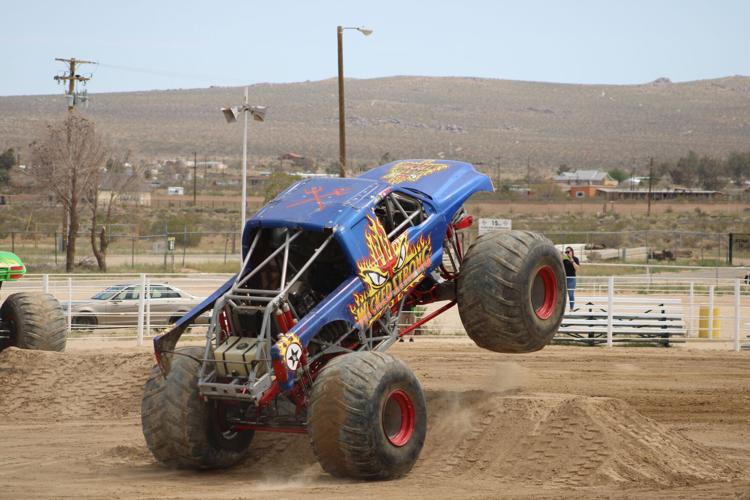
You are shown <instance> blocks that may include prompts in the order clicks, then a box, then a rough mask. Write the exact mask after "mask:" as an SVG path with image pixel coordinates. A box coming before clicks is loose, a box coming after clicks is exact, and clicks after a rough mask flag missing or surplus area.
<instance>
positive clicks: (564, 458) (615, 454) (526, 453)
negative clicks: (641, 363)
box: [418, 391, 737, 487]
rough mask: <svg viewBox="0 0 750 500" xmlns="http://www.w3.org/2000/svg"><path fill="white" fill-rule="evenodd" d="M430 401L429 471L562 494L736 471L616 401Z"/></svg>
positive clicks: (465, 395) (491, 397) (450, 396)
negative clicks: (557, 489) (562, 489)
mask: <svg viewBox="0 0 750 500" xmlns="http://www.w3.org/2000/svg"><path fill="white" fill-rule="evenodd" d="M428 404H429V411H430V430H429V434H428V441H427V443H426V445H425V449H424V451H423V453H422V457H421V460H420V462H419V464H418V468H419V469H421V472H422V473H424V474H435V475H436V476H441V477H445V476H460V477H461V478H464V479H466V478H469V477H471V478H473V477H476V479H477V480H481V479H482V478H485V477H487V476H493V477H495V478H497V479H501V480H507V481H508V482H516V483H519V482H520V483H526V484H529V483H531V484H535V485H542V484H544V485H551V486H557V487H567V486H576V487H581V486H583V487H586V486H596V485H600V484H604V483H613V482H614V483H635V484H639V485H646V484H652V485H659V486H667V485H669V486H675V485H689V484H694V483H699V482H707V481H723V480H728V479H731V478H732V477H735V476H736V474H737V467H736V465H735V464H729V463H726V462H725V461H724V460H723V459H721V458H720V457H719V456H718V455H717V454H715V453H714V452H712V451H711V450H709V449H707V448H706V447H704V446H701V445H699V444H697V443H695V442H693V441H691V440H690V439H687V438H686V437H684V436H683V435H681V434H680V433H678V432H675V431H672V430H670V429H668V428H667V427H666V426H664V425H662V424H659V423H658V422H656V421H654V420H652V419H650V418H647V417H645V416H643V415H641V414H640V413H638V412H637V411H635V410H634V409H633V408H632V407H631V406H629V405H628V404H627V403H625V402H624V401H622V400H618V399H611V398H592V397H582V396H573V395H562V394H549V395H547V394H540V395H502V394H497V393H489V392H484V391H471V392H461V393H451V392H432V393H430V394H429V400H428Z"/></svg>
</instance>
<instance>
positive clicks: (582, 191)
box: [568, 186, 600, 198]
mask: <svg viewBox="0 0 750 500" xmlns="http://www.w3.org/2000/svg"><path fill="white" fill-rule="evenodd" d="M599 189H600V188H599V187H598V186H571V188H570V189H569V190H568V193H569V194H570V197H571V198H593V197H595V196H596V195H597V191H599Z"/></svg>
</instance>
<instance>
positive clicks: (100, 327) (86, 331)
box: [2, 268, 750, 350]
mask: <svg viewBox="0 0 750 500" xmlns="http://www.w3.org/2000/svg"><path fill="white" fill-rule="evenodd" d="M691 269H693V270H698V269H702V270H703V271H704V272H703V273H702V274H703V275H701V273H700V272H696V273H695V274H697V275H691V276H683V275H682V274H679V273H658V274H657V273H649V274H647V275H639V276H636V275H622V276H585V275H584V276H579V277H578V283H577V288H576V291H575V294H576V297H580V298H581V299H583V298H584V297H600V298H605V304H606V305H605V306H604V307H602V309H604V310H608V311H617V308H618V303H621V302H622V300H623V299H624V298H628V301H630V302H633V301H635V303H636V304H637V303H638V298H639V297H640V298H643V304H642V305H647V304H649V303H653V301H654V300H655V299H663V300H665V301H666V300H669V301H673V302H674V301H677V302H678V303H679V311H680V312H679V314H681V316H682V321H683V323H684V325H685V334H684V336H682V338H684V339H685V340H686V341H687V343H688V344H689V345H690V344H692V345H697V344H698V343H701V344H703V343H706V344H715V345H716V346H717V347H720V348H731V349H733V350H741V349H742V348H746V349H750V338H749V337H750V283H748V282H746V281H745V280H744V279H743V278H738V277H736V276H738V275H739V276H744V275H745V273H746V272H747V271H746V270H739V271H738V270H737V268H734V269H735V271H734V273H733V275H734V276H735V277H718V276H720V274H719V273H718V272H716V273H715V272H714V270H713V268H710V269H709V268H691ZM725 269H726V268H725ZM724 275H726V272H725V271H724V270H722V274H721V276H724ZM229 277H230V275H229V274H75V275H66V274H48V275H39V274H37V275H35V274H29V275H26V276H25V277H24V278H23V279H21V280H20V281H17V282H7V283H5V284H4V285H3V288H2V292H3V294H2V295H3V296H7V295H8V294H10V293H15V292H22V291H45V292H48V293H51V294H53V295H55V296H56V297H57V299H58V300H59V301H60V302H61V303H62V304H63V305H64V307H65V309H66V314H67V319H68V327H69V331H70V332H71V335H70V339H71V340H76V339H91V338H100V339H115V338H130V339H133V340H135V341H136V342H137V343H138V344H139V345H140V344H141V343H142V342H143V340H144V339H146V338H149V337H151V336H153V335H154V334H155V333H157V332H158V331H159V330H164V328H165V327H166V325H167V324H169V322H170V320H171V319H174V317H175V316H176V314H177V309H176V308H172V309H164V308H162V307H161V306H160V302H159V300H158V299H155V298H154V297H152V293H145V294H144V293H140V294H139V295H138V297H137V300H133V301H132V302H133V304H131V308H130V309H129V310H126V311H122V312H117V313H115V312H111V313H110V312H107V311H105V312H104V313H103V314H100V313H96V314H80V315H76V313H75V310H74V307H73V306H74V305H75V304H77V303H78V301H84V300H88V299H91V297H93V296H94V295H96V294H97V293H99V292H102V291H103V290H105V289H106V288H108V287H111V286H114V285H132V286H135V287H137V289H138V290H144V289H145V290H147V291H151V290H152V289H153V288H154V287H156V286H158V285H162V284H168V285H170V286H173V287H176V288H178V289H180V290H182V291H184V292H187V293H188V294H190V295H192V296H195V297H196V298H197V299H196V300H198V299H200V298H204V297H206V296H208V295H210V294H211V293H213V292H214V291H215V290H216V289H217V288H218V287H219V286H220V285H221V284H222V283H224V282H225V281H226V280H227V279H228V278H229ZM566 302H567V301H566ZM576 302H577V304H576V307H579V306H580V305H581V302H580V301H579V300H577V301H576ZM440 305H441V304H431V305H430V306H427V307H426V308H421V309H420V310H419V311H417V312H415V313H414V315H413V316H412V317H411V318H408V319H406V321H414V320H415V319H418V317H419V316H420V315H421V314H424V313H426V312H430V311H432V310H434V309H436V308H437V307H439V306H440ZM86 316H95V317H96V319H97V321H96V323H95V324H91V323H86ZM610 316H612V317H610ZM605 319H606V320H607V321H606V323H605V325H606V345H608V346H611V345H613V344H614V342H616V341H618V338H619V337H618V335H617V333H616V328H615V327H616V323H615V318H614V314H612V315H608V316H607V317H606V318H605ZM203 321H204V323H203V324H198V325H195V326H194V327H192V328H193V330H194V333H201V334H202V332H204V331H205V323H206V318H205V317H204V318H203ZM463 332H464V330H463V326H462V325H461V321H460V318H459V316H458V312H457V310H456V308H453V309H451V310H449V311H448V312H446V313H445V314H443V315H441V316H438V317H437V318H436V319H434V320H433V321H431V322H429V323H427V324H426V325H423V326H422V327H420V328H419V329H418V330H417V331H416V333H417V334H436V335H452V334H463Z"/></svg>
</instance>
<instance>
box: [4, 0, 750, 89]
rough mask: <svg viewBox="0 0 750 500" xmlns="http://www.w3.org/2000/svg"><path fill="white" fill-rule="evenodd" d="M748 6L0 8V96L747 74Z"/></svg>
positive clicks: (314, 2) (406, 1)
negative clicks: (366, 31) (84, 86)
mask: <svg viewBox="0 0 750 500" xmlns="http://www.w3.org/2000/svg"><path fill="white" fill-rule="evenodd" d="M749 20H750V2H749V1H747V0H723V1H722V0H715V1H696V0H682V1H676V0H649V1H644V0H627V1H623V0H619V1H615V0H612V1H608V0H601V1H593V0H579V1H573V0H568V1H563V0H559V1H553V0H529V1H520V0H516V1H502V0H497V1H490V0H486V1H483V0H450V1H444V0H432V1H422V0H400V1H398V0H376V1H369V2H364V1H358V0H349V1H342V0H340V1H337V0H307V1H302V0H287V1H283V0H278V1H275V2H273V1H269V0H265V1H257V0H255V1H254V0H245V1H239V0H235V1H229V0H226V1H222V0H213V1H206V0H203V1H195V0H181V1H173V0H163V1H160V0H150V1H141V0H129V1H108V0H100V1H89V0H78V1H76V2H62V1H59V0H58V1H54V2H53V1H47V0H33V1H32V0H0V21H1V22H0V26H1V28H0V60H1V61H2V66H0V68H2V69H0V95H4V96H6V95H35V94H55V93H62V92H63V89H62V87H61V86H59V85H58V84H57V83H56V82H55V81H54V80H53V76H54V75H56V74H61V73H62V72H63V71H64V70H65V69H66V67H65V66H64V65H63V64H62V63H60V62H56V61H55V60H54V59H55V58H56V57H60V58H70V57H75V58H77V59H87V60H91V61H97V62H98V63H99V64H98V65H85V66H82V67H81V69H80V73H83V74H87V73H91V74H92V76H93V78H92V80H91V81H90V82H89V83H88V91H89V92H90V93H102V92H123V91H136V90H152V89H174V88H199V87H209V86H211V85H220V86H235V85H247V84H254V83H261V82H274V83H281V82H301V81H306V80H322V79H326V78H332V77H335V76H336V74H337V54H336V26H337V25H343V26H366V27H368V28H371V29H372V30H373V31H374V33H373V34H372V35H371V36H369V37H365V36H363V35H362V34H361V33H359V32H357V31H345V32H344V60H345V63H344V66H345V73H346V76H347V77H353V78H376V77H387V76H394V75H422V76H473V77H485V78H500V79H510V80H527V81H545V82H562V83H597V84H638V83H645V82H649V81H653V80H655V79H656V78H659V77H667V78H669V79H671V80H672V81H689V80H700V79H707V78H719V77H723V76H730V75H737V74H740V75H750V56H749V55H748V49H750V28H748V26H749V24H748V22H749Z"/></svg>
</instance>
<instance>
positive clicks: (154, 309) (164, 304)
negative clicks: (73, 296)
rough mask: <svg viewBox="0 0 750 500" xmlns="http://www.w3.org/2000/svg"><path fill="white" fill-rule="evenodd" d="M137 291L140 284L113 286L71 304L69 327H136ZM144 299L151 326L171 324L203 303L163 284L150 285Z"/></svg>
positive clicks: (65, 305)
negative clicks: (70, 325)
mask: <svg viewBox="0 0 750 500" xmlns="http://www.w3.org/2000/svg"><path fill="white" fill-rule="evenodd" d="M140 291H141V285H140V283H130V284H123V285H114V286H111V287H109V288H107V289H105V290H103V291H101V292H99V293H97V294H96V295H94V296H93V297H91V298H90V299H88V300H76V301H73V302H72V303H71V315H72V316H73V317H72V324H73V326H74V327H77V328H93V327H96V326H112V327H118V326H134V325H137V324H138V307H139V303H140ZM148 298H149V300H148V301H147V304H148V306H146V307H148V310H150V314H149V318H150V324H151V325H168V324H171V323H174V322H175V321H177V320H178V319H180V317H181V316H182V315H183V314H185V313H186V312H188V311H189V310H190V309H192V308H193V307H195V306H196V305H198V304H199V303H200V302H201V300H203V299H202V298H200V297H195V296H193V295H190V294H189V293H186V292H183V291H182V290H180V289H179V288H175V287H173V286H172V285H167V284H165V283H151V285H150V286H149V294H148ZM62 306H63V310H65V312H66V314H67V309H68V303H67V302H63V303H62ZM144 310H145V309H144Z"/></svg>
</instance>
